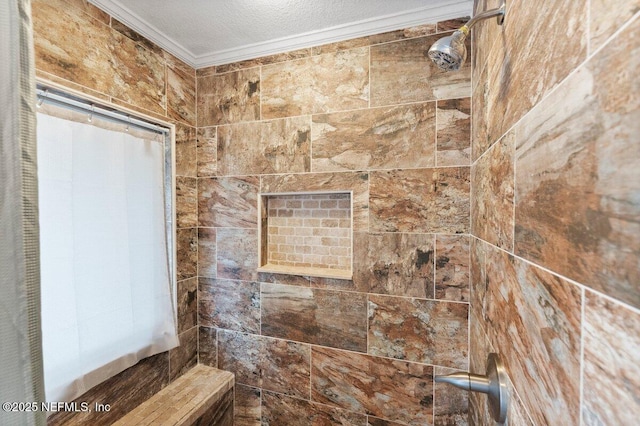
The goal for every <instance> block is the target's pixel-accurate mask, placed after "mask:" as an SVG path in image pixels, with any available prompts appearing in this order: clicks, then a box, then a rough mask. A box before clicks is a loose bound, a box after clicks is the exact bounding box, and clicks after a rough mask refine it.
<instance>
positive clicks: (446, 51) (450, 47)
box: [427, 1, 506, 71]
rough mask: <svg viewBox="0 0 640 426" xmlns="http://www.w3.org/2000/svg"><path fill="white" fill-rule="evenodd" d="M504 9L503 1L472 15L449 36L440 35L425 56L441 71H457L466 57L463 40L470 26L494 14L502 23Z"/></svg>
mask: <svg viewBox="0 0 640 426" xmlns="http://www.w3.org/2000/svg"><path fill="white" fill-rule="evenodd" d="M505 10H506V4H505V2H504V1H503V3H502V5H501V6H500V7H499V8H497V9H491V10H487V11H485V12H482V13H480V14H478V15H476V16H474V17H473V18H472V19H471V20H469V22H467V23H466V24H465V25H463V26H462V27H460V29H458V30H457V31H455V32H454V33H453V34H451V35H450V36H447V37H442V38H441V39H439V40H438V41H436V42H435V43H433V45H432V46H431V48H429V51H428V52H427V56H429V59H431V60H432V61H433V63H434V64H436V65H437V67H438V68H440V69H441V70H443V71H458V70H459V69H460V67H461V66H462V64H463V63H464V61H465V60H466V59H467V47H466V46H465V44H464V41H465V39H466V38H467V36H468V35H469V31H471V27H472V26H474V25H475V24H476V23H477V22H479V21H482V20H483V19H487V18H491V17H494V16H495V17H497V18H498V25H502V22H503V21H504V14H505Z"/></svg>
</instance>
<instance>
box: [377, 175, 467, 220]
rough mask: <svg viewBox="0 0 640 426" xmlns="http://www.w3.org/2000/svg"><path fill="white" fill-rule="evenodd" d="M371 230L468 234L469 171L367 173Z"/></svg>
mask: <svg viewBox="0 0 640 426" xmlns="http://www.w3.org/2000/svg"><path fill="white" fill-rule="evenodd" d="M369 191H370V196H369V203H370V218H369V220H370V221H371V230H372V231H375V232H444V233H464V232H468V231H469V168H468V167H449V168H436V169H419V170H389V171H373V172H371V183H370V189H369Z"/></svg>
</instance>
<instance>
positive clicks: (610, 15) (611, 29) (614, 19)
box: [589, 0, 640, 53]
mask: <svg viewBox="0 0 640 426" xmlns="http://www.w3.org/2000/svg"><path fill="white" fill-rule="evenodd" d="M611 6H612V4H611V3H610V2H607V0H591V1H590V2H589V7H590V11H589V35H590V39H589V53H593V52H594V51H596V50H597V49H598V48H599V47H600V46H602V45H603V44H604V43H606V42H607V40H609V38H610V37H611V36H612V35H613V34H614V33H615V32H616V31H617V30H618V29H619V28H620V27H621V26H622V25H624V24H625V23H626V22H627V21H629V20H630V19H631V18H633V17H634V15H636V14H637V13H638V11H639V10H640V2H638V0H619V1H617V2H616V4H615V7H611Z"/></svg>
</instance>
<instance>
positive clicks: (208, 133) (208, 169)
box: [197, 127, 218, 177]
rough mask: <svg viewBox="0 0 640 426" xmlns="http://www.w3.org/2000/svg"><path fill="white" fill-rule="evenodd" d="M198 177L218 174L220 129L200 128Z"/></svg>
mask: <svg viewBox="0 0 640 426" xmlns="http://www.w3.org/2000/svg"><path fill="white" fill-rule="evenodd" d="M197 157H198V165H197V171H198V177H208V176H215V175H217V174H218V128H217V127H200V128H198V136H197Z"/></svg>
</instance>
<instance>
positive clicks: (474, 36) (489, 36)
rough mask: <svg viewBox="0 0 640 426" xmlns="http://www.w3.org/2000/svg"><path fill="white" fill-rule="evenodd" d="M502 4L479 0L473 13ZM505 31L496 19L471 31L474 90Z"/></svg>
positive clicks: (490, 0)
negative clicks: (497, 23) (494, 47)
mask: <svg viewBox="0 0 640 426" xmlns="http://www.w3.org/2000/svg"><path fill="white" fill-rule="evenodd" d="M501 4H502V0H478V1H476V2H474V6H475V7H474V13H473V15H474V16H475V15H477V14H478V13H480V12H483V11H485V10H490V9H495V8H497V7H500V5H501ZM503 31H504V28H503V25H496V21H495V19H486V20H484V21H480V22H478V23H477V24H475V25H474V27H473V31H471V36H470V37H471V44H472V45H473V51H472V52H468V53H471V54H470V55H469V56H468V58H467V59H468V60H469V61H470V62H471V74H472V79H471V80H472V81H473V89H474V90H475V88H476V87H477V86H478V83H480V80H478V78H477V77H478V75H480V73H481V71H484V70H485V65H486V64H487V58H488V55H489V52H491V51H492V48H493V45H494V44H495V43H502V38H503ZM474 95H475V92H474ZM475 111H476V110H475V109H474V112H475ZM474 132H475V128H474ZM474 158H476V157H474Z"/></svg>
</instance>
